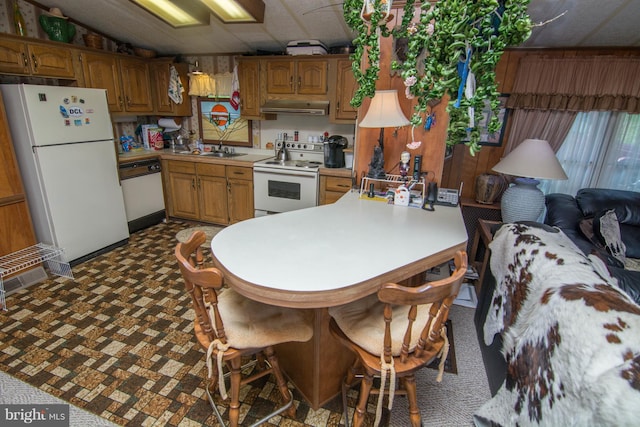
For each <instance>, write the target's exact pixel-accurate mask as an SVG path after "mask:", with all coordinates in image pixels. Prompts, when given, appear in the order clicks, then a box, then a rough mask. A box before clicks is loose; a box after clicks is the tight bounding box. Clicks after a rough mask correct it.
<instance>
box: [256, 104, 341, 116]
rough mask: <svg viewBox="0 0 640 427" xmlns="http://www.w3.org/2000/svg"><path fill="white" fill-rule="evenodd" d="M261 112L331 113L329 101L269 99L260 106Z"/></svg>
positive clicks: (319, 114)
mask: <svg viewBox="0 0 640 427" xmlns="http://www.w3.org/2000/svg"><path fill="white" fill-rule="evenodd" d="M260 113H263V114H302V115H311V116H326V115H327V114H328V113H329V101H287V100H277V101H267V102H265V103H264V105H263V106H262V107H260Z"/></svg>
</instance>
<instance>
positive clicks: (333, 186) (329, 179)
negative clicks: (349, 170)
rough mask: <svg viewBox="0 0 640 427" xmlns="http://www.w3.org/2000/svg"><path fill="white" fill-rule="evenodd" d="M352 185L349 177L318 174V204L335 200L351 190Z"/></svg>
mask: <svg viewBox="0 0 640 427" xmlns="http://www.w3.org/2000/svg"><path fill="white" fill-rule="evenodd" d="M352 185H353V181H352V179H351V177H346V176H333V175H320V204H321V205H328V204H331V203H334V202H336V201H337V200H338V199H339V198H340V197H342V196H343V195H344V194H345V193H347V192H348V191H349V190H351V187H352Z"/></svg>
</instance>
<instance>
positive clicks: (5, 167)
mask: <svg viewBox="0 0 640 427" xmlns="http://www.w3.org/2000/svg"><path fill="white" fill-rule="evenodd" d="M0 165H1V167H0V230H2V238H0V256H4V255H8V254H10V253H13V252H16V251H19V250H21V249H24V248H27V247H29V246H32V245H34V244H35V243H36V238H35V234H34V232H33V225H32V224H31V215H30V212H29V207H28V205H27V199H26V196H25V194H24V188H23V186H22V178H21V177H20V170H19V169H18V163H17V161H16V157H15V152H14V150H13V143H12V140H11V134H10V133H9V124H8V123H7V117H6V114H5V110H4V103H3V101H2V94H1V93H0Z"/></svg>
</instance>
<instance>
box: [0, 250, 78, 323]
mask: <svg viewBox="0 0 640 427" xmlns="http://www.w3.org/2000/svg"><path fill="white" fill-rule="evenodd" d="M39 264H44V265H45V266H46V268H47V270H49V272H50V273H51V274H54V275H56V276H62V277H67V278H69V279H73V272H72V271H71V266H69V263H68V262H67V261H66V260H65V257H64V250H63V249H61V248H57V247H55V246H51V245H45V244H44V243H37V244H35V245H33V246H29V247H28V248H24V249H21V250H19V251H16V252H12V253H10V254H8V255H4V256H1V257H0V308H2V309H3V310H5V311H6V310H7V305H6V301H5V289H4V282H3V278H4V277H7V276H10V275H12V274H14V273H17V272H19V271H22V270H26V269H28V268H29V267H33V266H36V265H39Z"/></svg>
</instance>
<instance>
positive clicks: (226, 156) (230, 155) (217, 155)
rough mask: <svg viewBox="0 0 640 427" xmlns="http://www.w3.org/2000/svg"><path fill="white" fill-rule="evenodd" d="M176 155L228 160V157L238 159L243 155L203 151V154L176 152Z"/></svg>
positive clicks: (184, 151)
mask: <svg viewBox="0 0 640 427" xmlns="http://www.w3.org/2000/svg"><path fill="white" fill-rule="evenodd" d="M176 154H189V155H192V156H209V157H218V158H225V159H226V158H229V157H238V156H244V155H245V153H225V152H222V151H205V152H203V153H200V154H193V153H192V152H191V151H186V150H183V151H176Z"/></svg>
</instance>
